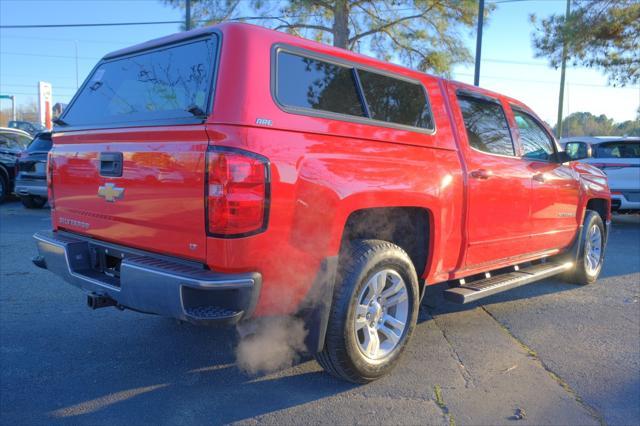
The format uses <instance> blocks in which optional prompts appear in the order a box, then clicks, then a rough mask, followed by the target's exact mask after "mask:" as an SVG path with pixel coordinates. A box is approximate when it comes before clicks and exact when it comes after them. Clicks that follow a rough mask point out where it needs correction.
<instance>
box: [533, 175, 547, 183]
mask: <svg viewBox="0 0 640 426" xmlns="http://www.w3.org/2000/svg"><path fill="white" fill-rule="evenodd" d="M533 180H535V181H536V182H540V183H544V181H545V179H544V173H538V174H536V175H533Z"/></svg>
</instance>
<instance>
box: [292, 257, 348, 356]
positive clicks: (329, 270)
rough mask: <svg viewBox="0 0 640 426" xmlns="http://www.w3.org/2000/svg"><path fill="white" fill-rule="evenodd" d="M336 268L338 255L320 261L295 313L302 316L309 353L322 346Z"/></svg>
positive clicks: (329, 311)
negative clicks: (311, 283)
mask: <svg viewBox="0 0 640 426" xmlns="http://www.w3.org/2000/svg"><path fill="white" fill-rule="evenodd" d="M337 269H338V256H333V257H327V258H325V259H324V260H323V261H322V263H321V264H320V270H319V271H318V275H317V276H316V279H315V280H314V282H313V285H312V286H311V289H310V290H309V293H307V296H306V297H305V299H304V301H303V302H302V304H301V308H300V310H299V311H298V313H297V315H296V316H298V317H299V318H302V320H303V321H304V324H305V328H306V330H307V331H308V333H307V336H306V338H305V342H304V343H305V346H306V347H307V350H308V351H309V353H311V354H313V353H316V352H320V351H321V350H322V348H323V347H324V338H325V335H326V333H327V324H328V321H329V315H330V313H331V303H332V301H333V287H334V284H335V280H336V273H337Z"/></svg>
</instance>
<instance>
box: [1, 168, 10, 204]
mask: <svg viewBox="0 0 640 426" xmlns="http://www.w3.org/2000/svg"><path fill="white" fill-rule="evenodd" d="M8 192H9V182H7V179H6V178H5V177H4V176H3V175H2V172H1V171H0V204H2V203H4V202H5V200H6V199H7V196H8V195H9V194H8Z"/></svg>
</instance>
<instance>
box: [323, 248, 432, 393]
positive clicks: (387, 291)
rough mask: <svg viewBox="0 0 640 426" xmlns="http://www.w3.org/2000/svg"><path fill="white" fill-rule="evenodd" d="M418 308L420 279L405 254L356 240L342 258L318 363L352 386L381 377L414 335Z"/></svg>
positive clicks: (390, 367) (396, 360) (392, 365)
mask: <svg viewBox="0 0 640 426" xmlns="http://www.w3.org/2000/svg"><path fill="white" fill-rule="evenodd" d="M418 304H419V296H418V278H417V276H416V271H415V268H414V267H413V264H412V262H411V259H410V258H409V256H408V255H407V253H406V252H405V251H404V250H402V249H401V248H400V247H398V246H396V245H394V244H392V243H389V242H386V241H380V240H357V241H354V242H353V243H352V244H351V246H350V248H349V249H348V250H347V251H346V252H345V253H344V254H343V255H342V256H341V259H340V271H339V278H338V279H337V282H336V289H335V292H334V296H333V304H332V307H331V314H330V317H329V323H328V325H327V334H326V339H325V345H324V348H323V350H322V351H321V352H319V353H318V354H316V359H317V360H318V362H319V363H320V365H321V366H322V367H323V368H324V369H325V370H326V371H327V372H329V373H331V374H332V375H334V376H336V377H339V378H342V379H345V380H348V381H351V382H354V383H367V382H370V381H373V380H375V379H378V378H379V377H382V376H383V375H385V374H387V373H388V372H389V371H391V370H392V369H393V367H394V366H395V365H396V364H397V362H398V360H399V358H400V355H401V354H402V352H403V351H404V349H405V347H406V345H407V342H408V340H409V338H410V336H411V334H412V333H413V329H414V328H415V325H416V321H417V317H418Z"/></svg>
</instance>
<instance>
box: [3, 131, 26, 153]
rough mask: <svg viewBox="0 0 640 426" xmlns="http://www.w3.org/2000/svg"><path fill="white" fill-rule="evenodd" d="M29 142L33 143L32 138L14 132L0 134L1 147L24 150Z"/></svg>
mask: <svg viewBox="0 0 640 426" xmlns="http://www.w3.org/2000/svg"><path fill="white" fill-rule="evenodd" d="M29 142H31V138H30V137H29V136H25V135H20V134H18V133H12V132H11V133H10V132H1V133H0V146H2V147H4V148H9V149H13V150H23V149H24V148H25V147H26V146H27V144H28V143H29Z"/></svg>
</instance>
